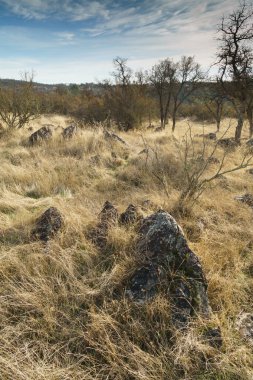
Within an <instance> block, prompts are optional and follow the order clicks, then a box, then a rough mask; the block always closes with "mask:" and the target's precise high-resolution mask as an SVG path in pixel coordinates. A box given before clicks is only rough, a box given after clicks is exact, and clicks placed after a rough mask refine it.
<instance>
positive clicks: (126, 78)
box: [112, 57, 132, 89]
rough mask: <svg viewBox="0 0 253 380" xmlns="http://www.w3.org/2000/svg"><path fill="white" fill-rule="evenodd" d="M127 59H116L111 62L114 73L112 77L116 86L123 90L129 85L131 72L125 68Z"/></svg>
mask: <svg viewBox="0 0 253 380" xmlns="http://www.w3.org/2000/svg"><path fill="white" fill-rule="evenodd" d="M127 61H128V60H127V58H122V57H116V58H114V60H113V65H114V69H115V70H114V71H113V72H112V75H113V76H114V78H115V81H116V83H117V84H119V85H122V87H123V88H124V89H125V88H126V87H127V86H128V85H129V84H130V83H131V77H132V70H131V69H130V67H128V66H127Z"/></svg>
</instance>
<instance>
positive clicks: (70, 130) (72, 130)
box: [62, 125, 77, 139]
mask: <svg viewBox="0 0 253 380" xmlns="http://www.w3.org/2000/svg"><path fill="white" fill-rule="evenodd" d="M76 132H77V127H76V126H75V125H69V126H68V127H67V128H64V129H63V131H62V136H63V138H64V139H71V138H72V137H73V136H74V135H75V134H76Z"/></svg>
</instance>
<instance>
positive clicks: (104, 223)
mask: <svg viewBox="0 0 253 380" xmlns="http://www.w3.org/2000/svg"><path fill="white" fill-rule="evenodd" d="M118 218H119V214H118V210H117V209H116V208H115V207H114V206H113V204H112V203H111V202H109V201H106V202H105V204H104V206H103V209H102V211H101V212H100V214H99V223H98V224H97V226H96V227H95V228H94V229H93V230H92V231H91V232H90V238H91V240H92V241H93V243H94V244H96V245H97V246H98V247H99V248H101V249H102V248H104V247H105V245H106V243H107V236H108V232H109V229H110V227H113V226H115V225H116V223H117V222H118Z"/></svg>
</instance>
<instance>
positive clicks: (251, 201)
mask: <svg viewBox="0 0 253 380" xmlns="http://www.w3.org/2000/svg"><path fill="white" fill-rule="evenodd" d="M235 199H236V200H237V201H240V202H242V203H246V205H248V206H250V207H252V208H253V195H252V194H249V193H246V194H244V195H240V196H237V197H235Z"/></svg>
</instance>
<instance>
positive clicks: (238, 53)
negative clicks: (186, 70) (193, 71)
mask: <svg viewBox="0 0 253 380" xmlns="http://www.w3.org/2000/svg"><path fill="white" fill-rule="evenodd" d="M252 20H253V10H252V6H251V5H249V4H247V3H246V2H242V3H241V4H240V5H239V7H238V8H237V9H236V10H234V11H233V12H232V13H231V14H229V15H228V16H227V17H223V18H222V20H221V24H220V26H219V28H218V32H219V35H220V37H219V38H218V40H219V48H218V52H217V58H218V60H217V64H218V65H219V71H220V78H221V81H222V83H223V87H224V90H225V93H226V94H227V95H228V96H229V97H230V100H231V102H232V103H233V105H234V107H235V110H236V113H237V120H238V121H237V127H236V131H235V140H236V141H239V140H240V137H241V132H242V127H243V123H244V117H245V116H244V115H245V110H246V104H247V97H248V89H249V83H250V82H251V81H252V63H253V50H252V41H253V24H252Z"/></svg>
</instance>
